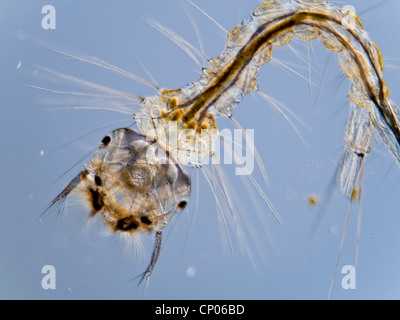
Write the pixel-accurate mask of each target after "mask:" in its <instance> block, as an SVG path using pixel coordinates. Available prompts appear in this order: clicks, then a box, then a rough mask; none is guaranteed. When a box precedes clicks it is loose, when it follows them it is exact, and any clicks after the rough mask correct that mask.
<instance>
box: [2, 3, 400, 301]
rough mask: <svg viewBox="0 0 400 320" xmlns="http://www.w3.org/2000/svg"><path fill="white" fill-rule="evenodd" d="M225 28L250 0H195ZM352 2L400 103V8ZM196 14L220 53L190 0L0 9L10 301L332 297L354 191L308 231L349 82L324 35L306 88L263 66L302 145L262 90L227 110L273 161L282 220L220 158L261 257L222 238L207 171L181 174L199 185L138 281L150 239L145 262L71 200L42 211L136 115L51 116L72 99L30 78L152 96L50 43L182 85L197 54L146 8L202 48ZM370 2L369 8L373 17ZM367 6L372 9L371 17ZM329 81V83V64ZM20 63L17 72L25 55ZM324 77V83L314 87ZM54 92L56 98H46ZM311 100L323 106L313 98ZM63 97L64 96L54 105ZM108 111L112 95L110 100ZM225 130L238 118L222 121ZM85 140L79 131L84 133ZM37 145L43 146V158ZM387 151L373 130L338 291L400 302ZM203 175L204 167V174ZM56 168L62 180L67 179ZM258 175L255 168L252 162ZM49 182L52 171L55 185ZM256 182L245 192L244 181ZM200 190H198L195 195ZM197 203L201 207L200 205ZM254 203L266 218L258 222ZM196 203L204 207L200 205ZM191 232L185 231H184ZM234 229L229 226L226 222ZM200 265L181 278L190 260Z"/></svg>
mask: <svg viewBox="0 0 400 320" xmlns="http://www.w3.org/2000/svg"><path fill="white" fill-rule="evenodd" d="M196 3H197V4H198V5H199V6H200V7H201V8H202V9H203V10H205V11H206V12H207V13H208V14H210V15H211V16H212V17H213V18H215V19H216V20H217V21H218V22H219V23H220V24H221V25H222V26H224V28H226V29H227V30H231V29H233V28H234V27H235V26H236V25H237V24H238V23H239V22H240V20H241V19H243V18H245V17H247V16H248V15H249V14H250V13H251V12H252V11H253V10H254V8H255V7H256V6H257V4H258V2H257V1H256V0H251V1H240V0H218V1H208V0H202V1H197V2H196ZM379 3H381V1H361V0H360V1H355V0H354V1H350V0H349V1H347V2H345V3H340V4H339V5H340V6H342V5H348V4H350V5H354V6H355V7H356V9H357V13H358V14H360V17H361V19H362V21H363V23H364V24H365V26H366V29H367V30H368V32H369V34H370V36H371V38H372V39H374V41H375V42H376V43H377V44H378V46H379V48H380V49H381V51H382V54H383V57H384V59H385V66H386V68H385V80H386V81H387V83H388V85H389V87H390V88H391V96H392V98H393V100H394V101H396V102H397V103H400V94H399V92H400V90H399V88H400V81H399V75H400V71H399V57H400V54H399V53H400V47H399V46H400V43H399V41H398V39H399V32H400V31H399V30H400V19H399V14H400V3H399V2H398V1H389V2H388V3H385V4H384V5H382V6H378V7H376V8H374V6H375V5H377V4H379ZM47 4H52V5H54V6H55V8H56V14H57V15H56V18H57V20H56V22H57V25H56V30H44V29H42V28H41V19H42V17H43V14H42V13H41V9H42V7H43V6H44V5H47ZM183 8H186V9H187V11H189V12H190V15H191V16H192V17H193V20H194V21H195V22H196V24H197V26H198V28H199V31H200V34H201V39H202V41H203V44H204V48H205V53H206V55H207V56H208V57H210V58H212V57H217V56H218V55H219V54H220V53H221V52H222V50H223V49H224V46H225V39H226V36H225V35H224V34H223V32H222V31H221V30H220V29H218V27H216V26H215V24H213V23H212V22H211V21H210V20H209V19H207V18H206V17H205V16H204V15H202V14H201V13H200V12H198V11H197V10H196V9H194V8H193V7H192V6H191V5H189V4H188V3H186V2H184V1H175V0H171V1H161V0H149V1H127V0H126V1H88V0H87V1H74V2H72V1H62V0H59V1H52V2H50V1H38V0H35V1H27V0H19V1H15V0H14V1H8V0H2V1H1V4H0V38H1V43H2V44H1V49H0V70H1V75H0V81H1V87H2V89H1V91H0V99H1V100H0V101H1V116H0V147H1V153H0V174H1V183H0V201H1V210H0V212H1V214H0V298H1V299H26V298H27V299H281V298H284V299H325V298H326V297H327V294H328V290H329V286H330V282H331V278H332V274H333V270H334V266H335V263H336V259H337V256H338V251H339V245H340V240H341V236H342V232H343V227H344V223H345V217H346V212H347V208H348V200H347V199H345V198H344V197H342V196H340V195H339V193H338V192H337V190H336V192H335V193H334V195H333V196H332V199H331V201H330V202H329V205H328V209H327V211H326V213H325V216H324V218H323V220H322V222H321V224H320V226H319V228H318V230H317V233H316V235H315V236H314V237H313V239H312V240H307V235H308V233H309V231H310V228H311V225H312V223H313V221H314V220H315V218H316V216H317V215H318V214H319V210H318V206H317V207H310V206H309V205H308V204H307V198H308V197H309V196H310V195H311V194H316V195H317V196H318V198H319V199H320V200H321V199H322V198H323V194H324V191H325V190H326V188H327V187H328V185H329V183H330V181H331V179H332V177H333V175H334V172H335V168H336V165H337V162H338V160H339V158H340V156H341V153H342V148H343V147H342V146H343V135H344V128H345V123H346V119H347V115H348V102H347V93H348V88H349V82H348V80H347V79H344V77H343V75H342V73H341V70H340V68H339V65H338V63H337V55H335V54H332V55H331V57H330V58H329V56H330V55H329V52H328V51H327V50H325V49H324V48H323V47H322V46H321V45H320V44H319V41H318V40H316V41H313V42H312V47H311V51H310V52H311V63H312V71H311V81H312V82H313V85H312V87H311V90H310V89H309V84H308V82H307V81H306V80H304V79H303V78H301V77H299V76H298V75H296V74H295V73H293V72H291V71H289V70H288V69H285V68H282V67H279V66H277V65H276V64H275V65H274V64H273V63H272V62H270V63H269V64H268V65H266V66H264V67H263V68H262V69H261V71H260V76H259V79H258V84H259V86H260V89H261V90H263V91H264V92H266V93H267V94H269V95H270V96H272V97H274V98H275V99H277V100H279V101H281V102H282V103H284V104H285V105H286V106H287V107H288V108H290V110H292V111H293V112H295V113H296V114H297V115H298V116H299V117H300V118H301V119H302V120H303V121H304V122H305V123H306V126H303V125H301V124H299V123H297V127H298V129H299V130H300V132H301V134H302V135H303V137H304V140H305V142H306V143H305V144H302V143H301V142H300V141H299V139H298V137H297V135H296V133H295V132H294V130H293V129H292V128H291V126H290V125H289V124H288V122H287V121H286V120H285V119H284V118H283V117H282V116H281V115H280V114H279V112H277V111H276V110H274V108H272V107H271V106H270V105H268V104H267V103H266V102H265V101H263V100H262V99H261V98H260V97H257V96H252V95H248V96H246V97H245V98H244V99H243V101H242V103H241V104H240V105H239V107H238V108H237V109H235V111H234V117H235V118H236V119H237V120H238V121H239V122H240V123H241V125H242V126H243V127H245V128H251V129H255V145H256V147H257V148H258V150H259V153H260V155H261V158H262V159H263V161H264V164H265V166H266V169H267V171H268V175H269V179H270V185H269V187H268V188H264V190H265V191H266V193H267V194H268V196H269V198H270V199H271V201H272V203H273V204H274V206H275V207H276V209H277V210H278V211H279V213H280V215H281V216H282V219H283V221H284V223H283V226H280V225H279V224H278V223H277V222H276V221H275V220H274V219H273V217H272V215H271V214H270V211H269V210H268V208H267V207H266V205H265V204H263V203H262V201H261V197H260V196H259V195H258V194H257V193H256V192H255V191H254V189H253V191H252V195H253V196H252V197H251V196H249V195H246V187H245V186H246V183H247V185H248V186H250V183H249V181H248V180H247V182H246V180H245V181H243V180H242V179H241V178H240V177H237V176H234V175H232V167H229V166H227V167H226V169H227V174H228V176H229V179H230V183H229V185H230V187H231V188H232V191H231V192H232V195H233V194H235V196H234V197H235V199H236V200H240V201H241V203H242V207H241V211H240V214H241V218H242V221H243V223H246V225H247V224H252V225H254V226H255V227H254V231H253V232H251V233H250V232H247V233H246V237H247V239H253V238H254V239H255V243H257V244H258V245H259V246H260V250H258V251H257V250H254V252H255V253H257V252H258V253H259V254H256V258H255V261H254V265H255V268H254V267H253V264H252V263H251V262H250V261H249V259H248V257H247V255H246V254H243V253H241V252H240V250H239V247H238V242H237V241H235V240H234V241H233V245H234V254H233V255H232V254H231V253H230V251H229V250H225V249H224V245H223V243H224V239H226V234H225V233H224V232H222V231H221V230H223V228H221V226H220V225H219V222H218V218H217V210H216V205H215V201H214V196H213V194H212V192H211V191H210V188H209V186H208V184H207V182H206V181H205V179H204V177H203V175H202V174H201V172H198V171H196V170H192V169H188V172H189V173H190V174H191V176H192V180H193V193H192V197H191V203H190V205H189V206H188V210H187V211H184V212H183V213H182V214H181V215H180V216H179V217H177V218H176V219H175V220H174V221H173V222H172V223H171V224H170V225H168V227H167V228H166V230H165V231H166V232H165V233H166V234H165V242H164V245H163V248H162V252H161V256H160V259H159V262H158V264H157V266H156V268H155V270H154V274H153V276H152V278H151V281H150V286H149V287H148V288H147V290H146V292H144V291H145V290H144V288H143V286H142V287H137V280H134V281H131V280H132V279H133V278H134V277H135V276H137V275H138V274H140V273H141V272H142V271H143V270H144V269H145V268H146V265H147V263H148V260H149V257H150V254H151V249H152V239H151V237H144V238H145V239H144V240H145V241H144V242H145V250H144V251H143V256H142V258H141V259H137V258H135V256H134V254H133V252H134V250H132V255H130V254H129V252H128V258H127V259H123V255H122V254H121V250H120V247H121V243H120V241H119V240H118V239H117V238H115V237H104V236H102V234H101V226H100V225H99V224H98V223H97V224H96V223H93V224H90V225H89V226H88V227H84V226H85V218H86V216H85V213H84V212H83V211H82V210H79V209H78V210H76V209H70V210H67V212H65V213H64V215H62V216H61V217H59V218H57V214H56V212H55V211H52V212H50V214H47V215H44V216H43V217H42V218H41V219H40V220H38V217H39V216H40V214H41V212H43V210H44V209H45V208H46V206H47V205H48V204H49V202H50V201H51V200H52V199H53V198H54V197H55V196H56V195H57V194H58V192H59V191H60V190H62V188H63V187H64V186H65V185H66V184H67V183H68V182H69V181H70V180H71V179H72V178H73V177H74V176H75V175H76V174H77V172H79V170H81V168H82V166H83V165H84V163H86V162H87V161H88V159H89V158H88V157H86V158H85V160H83V161H81V162H80V163H79V164H78V165H77V166H76V167H74V168H73V169H72V170H71V171H69V172H67V173H66V174H65V175H64V176H62V175H63V173H65V172H66V171H67V170H68V169H69V168H71V167H72V166H73V165H74V164H75V163H76V162H78V161H79V160H80V159H82V158H83V157H85V155H87V154H88V153H90V152H91V151H93V150H94V149H95V148H96V146H97V144H98V143H99V141H100V140H101V138H102V137H103V136H104V135H105V134H106V133H108V132H109V131H111V130H113V129H115V128H117V127H121V126H128V125H131V124H132V121H131V120H129V121H127V122H125V123H120V124H114V125H110V126H109V127H104V128H100V129H99V130H97V131H94V132H92V133H91V134H87V135H84V136H82V135H83V134H84V133H85V132H88V131H91V130H94V129H95V128H97V127H99V126H102V125H104V124H106V123H109V122H112V121H117V120H120V119H124V118H129V116H126V115H123V114H118V113H111V112H106V111H99V110H97V111H86V112H73V111H64V112H61V111H54V112H51V111H48V110H51V109H52V108H53V109H54V108H59V107H63V106H67V107H68V106H71V105H68V104H67V102H68V99H69V97H68V96H66V95H54V94H51V93H49V92H44V91H40V90H36V89H33V88H30V87H27V86H25V84H30V85H34V86H40V87H45V88H50V89H54V90H61V91H85V89H82V88H79V87H73V86H71V83H68V82H66V81H60V79H57V78H56V77H47V76H46V75H45V74H44V73H43V72H41V71H40V70H39V69H38V68H37V66H38V65H41V66H44V67H47V68H50V69H52V70H57V71H59V72H63V73H67V74H70V75H73V76H76V77H79V78H83V79H86V80H89V81H92V82H95V83H99V84H102V85H105V86H110V87H113V88H115V89H118V90H121V91H125V92H128V93H131V94H135V95H140V96H147V95H152V94H153V93H154V91H153V90H152V89H150V88H147V87H145V86H143V85H140V84H138V83H135V82H133V81H132V80H129V79H126V78H123V77H122V76H119V75H116V74H113V73H110V72H107V71H106V70H103V69H101V68H96V67H94V66H90V65H88V64H85V63H81V62H77V61H74V60H72V59H68V58H65V57H63V56H61V55H59V54H57V53H55V52H53V51H51V50H48V48H54V49H61V50H64V51H67V52H72V53H80V54H81V55H87V56H96V57H98V58H101V59H103V60H105V61H107V62H110V63H112V64H114V65H117V66H119V67H121V68H123V69H125V70H127V71H129V72H132V73H135V74H138V75H140V76H142V77H144V78H146V79H148V75H147V73H146V72H145V71H144V69H143V68H142V66H141V64H142V65H143V66H145V68H146V69H147V70H148V71H149V73H151V74H152V75H153V77H154V78H155V79H156V80H157V82H158V83H159V84H160V85H161V86H162V87H164V88H171V89H173V88H178V87H182V86H183V85H185V84H186V83H188V82H190V81H195V80H197V79H198V77H199V73H200V70H199V68H198V67H197V66H196V65H195V64H194V63H193V61H192V60H191V59H190V58H189V57H188V56H187V55H186V54H185V53H184V52H183V51H182V50H180V49H179V48H178V47H177V46H176V45H175V44H173V43H172V42H171V41H170V40H169V39H167V38H166V37H164V36H163V35H161V34H160V33H159V32H157V31H156V30H154V29H153V28H152V27H151V26H149V25H148V24H147V23H146V20H147V19H148V18H152V19H154V20H157V21H159V22H160V23H161V24H163V25H165V26H167V27H168V28H170V29H172V30H174V31H175V32H177V33H178V34H180V35H181V36H183V37H184V38H186V39H187V40H189V41H190V42H191V43H193V44H194V45H196V46H198V41H197V38H196V33H195V31H194V29H193V27H192V25H191V23H190V19H188V16H187V15H186V13H185V10H184V9H183ZM369 8H373V9H372V10H370V11H367V12H364V11H366V10H367V9H369ZM363 12H364V13H363ZM291 45H292V47H293V48H295V49H296V50H298V52H299V54H300V55H302V56H303V57H305V60H306V61H307V55H308V48H309V47H308V45H307V42H304V41H301V40H294V41H293V42H291ZM274 57H275V58H277V59H279V60H280V61H281V62H284V63H286V65H287V66H289V67H290V68H293V69H294V70H296V71H297V72H299V73H300V74H301V75H302V76H303V77H305V78H308V66H307V63H304V62H303V61H302V60H301V59H299V58H298V57H297V56H296V55H295V54H294V53H293V52H291V51H290V50H288V48H287V46H285V47H282V48H278V49H276V50H275V51H274ZM328 60H329V61H330V62H329V65H328V67H327V69H326V70H327V72H326V77H325V79H324V81H322V80H321V79H322V75H323V74H324V70H325V67H326V65H327V61H328ZM20 62H21V64H20V67H19V68H17V66H18V65H19V63H20ZM321 82H322V84H321ZM48 99H55V100H57V101H53V102H54V103H47V104H46V103H44V102H45V100H48ZM316 101H317V103H315V102H316ZM55 102H57V105H56V103H55ZM103 106H104V104H103ZM217 124H218V126H219V128H220V129H222V128H224V127H232V126H231V124H230V123H229V121H228V120H226V119H219V120H218V122H217ZM76 138H78V139H76ZM41 151H43V152H44V154H43V155H41ZM393 164H394V161H393V159H392V158H391V156H390V155H389V153H388V152H387V151H386V149H385V147H384V146H383V145H381V144H380V143H379V140H378V141H374V150H373V152H372V153H371V154H370V155H369V156H368V157H367V159H366V163H365V176H364V193H363V201H362V208H363V210H362V211H363V219H362V228H361V241H360V247H359V249H360V253H359V260H358V264H357V267H356V271H357V278H356V284H357V288H356V290H343V289H342V287H341V279H342V277H343V275H342V274H341V273H340V270H341V268H342V266H343V265H348V264H352V263H353V254H354V248H355V233H356V216H357V208H356V206H355V207H354V208H353V212H352V215H351V219H350V222H349V229H348V232H347V235H346V239H345V243H344V249H343V254H342V257H341V260H340V264H339V269H338V272H337V277H336V281H335V283H334V287H333V291H332V298H334V299H373V298H377V299H398V298H400V271H399V270H400V255H399V252H400V233H399V232H398V228H399V226H400V215H399V209H398V208H399V207H400V198H399V196H398V195H399V192H400V185H399V182H400V174H399V173H400V172H399V169H398V167H397V166H396V165H393ZM197 173H198V176H199V177H200V178H199V180H198V182H197ZM60 176H62V177H61V178H60V179H58V180H56V179H57V178H58V177H60ZM255 176H256V178H257V180H258V181H262V180H261V178H260V175H259V172H255ZM54 181H56V182H55V183H54ZM250 188H251V187H250ZM197 189H198V190H199V192H198V196H199V200H196V196H197V191H196V190H197ZM196 203H198V205H197V210H196ZM257 210H259V211H261V216H262V220H263V221H264V222H265V224H266V225H267V227H266V228H262V227H260V225H261V224H260V223H259V222H258V220H257V219H258V218H257V217H258V216H257V213H256V212H257ZM195 213H196V214H195ZM190 230H191V231H190ZM231 235H232V237H233V238H235V236H234V230H231ZM49 264H50V265H53V266H54V267H55V268H56V272H57V273H56V280H57V282H56V285H57V288H56V290H43V289H42V287H41V280H42V277H43V276H44V275H43V274H42V273H41V269H42V267H43V266H44V265H49ZM193 267H194V268H195V271H196V272H195V274H194V276H192V277H189V276H188V273H187V270H188V268H189V269H192V270H193Z"/></svg>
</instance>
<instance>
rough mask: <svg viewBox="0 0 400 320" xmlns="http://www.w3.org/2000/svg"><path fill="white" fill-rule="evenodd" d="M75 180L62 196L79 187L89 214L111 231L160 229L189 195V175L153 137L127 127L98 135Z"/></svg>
mask: <svg viewBox="0 0 400 320" xmlns="http://www.w3.org/2000/svg"><path fill="white" fill-rule="evenodd" d="M74 181H75V182H74V184H73V185H72V186H70V185H69V186H70V187H69V189H68V190H69V191H68V192H64V191H63V192H64V194H63V192H62V193H61V194H60V195H63V196H62V197H61V198H63V197H65V196H67V195H68V193H69V192H71V191H72V190H74V191H75V192H79V193H81V194H82V193H83V195H84V198H85V199H86V200H87V203H88V204H89V206H90V208H91V211H92V213H91V215H97V214H98V215H100V217H101V219H102V221H103V222H104V223H105V224H106V225H108V226H109V227H110V228H111V230H112V231H121V232H127V233H134V232H148V231H151V230H159V229H161V228H162V227H163V226H165V225H166V224H167V223H168V222H169V221H170V219H171V218H172V217H173V216H174V215H175V214H176V213H177V212H179V211H180V210H181V209H182V208H183V207H184V205H185V204H186V203H187V201H188V199H189V195H190V179H189V177H188V176H187V175H186V174H185V173H184V172H183V170H182V169H181V168H180V166H179V165H178V164H175V163H173V162H172V161H171V159H170V158H169V157H168V155H167V154H166V153H165V152H164V154H163V155H162V150H160V149H159V147H158V146H157V145H156V144H155V143H154V142H149V141H147V140H146V139H145V138H144V137H143V136H142V135H140V134H138V133H136V132H135V131H133V130H130V129H126V128H122V129H118V130H115V131H113V132H111V133H110V134H108V135H107V136H105V137H104V138H103V139H102V141H101V143H100V146H99V148H98V150H97V152H96V153H95V154H94V156H93V157H92V159H91V160H90V162H89V163H88V165H87V166H86V169H85V170H84V171H82V173H81V174H80V175H79V179H78V177H77V178H76V179H74ZM67 188H68V187H67ZM67 188H66V189H67ZM66 189H64V190H66ZM56 199H57V198H56Z"/></svg>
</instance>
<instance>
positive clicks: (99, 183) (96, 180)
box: [94, 176, 103, 187]
mask: <svg viewBox="0 0 400 320" xmlns="http://www.w3.org/2000/svg"><path fill="white" fill-rule="evenodd" d="M94 183H95V184H96V185H97V186H99V187H101V185H102V184H103V181H101V178H100V177H99V176H95V177H94Z"/></svg>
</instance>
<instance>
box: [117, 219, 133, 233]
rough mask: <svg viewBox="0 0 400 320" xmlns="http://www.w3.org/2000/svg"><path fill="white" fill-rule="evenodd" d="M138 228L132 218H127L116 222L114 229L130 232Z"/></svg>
mask: <svg viewBox="0 0 400 320" xmlns="http://www.w3.org/2000/svg"><path fill="white" fill-rule="evenodd" d="M138 226H139V224H138V223H137V222H136V221H135V220H134V219H133V218H132V217H129V218H124V219H121V220H118V222H117V225H116V229H117V230H121V231H130V230H136V229H137V227H138Z"/></svg>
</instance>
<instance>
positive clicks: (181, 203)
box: [178, 201, 187, 210]
mask: <svg viewBox="0 0 400 320" xmlns="http://www.w3.org/2000/svg"><path fill="white" fill-rule="evenodd" d="M186 205H187V201H181V202H179V203H178V209H179V210H182V209H184V208H185V207H186Z"/></svg>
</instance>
